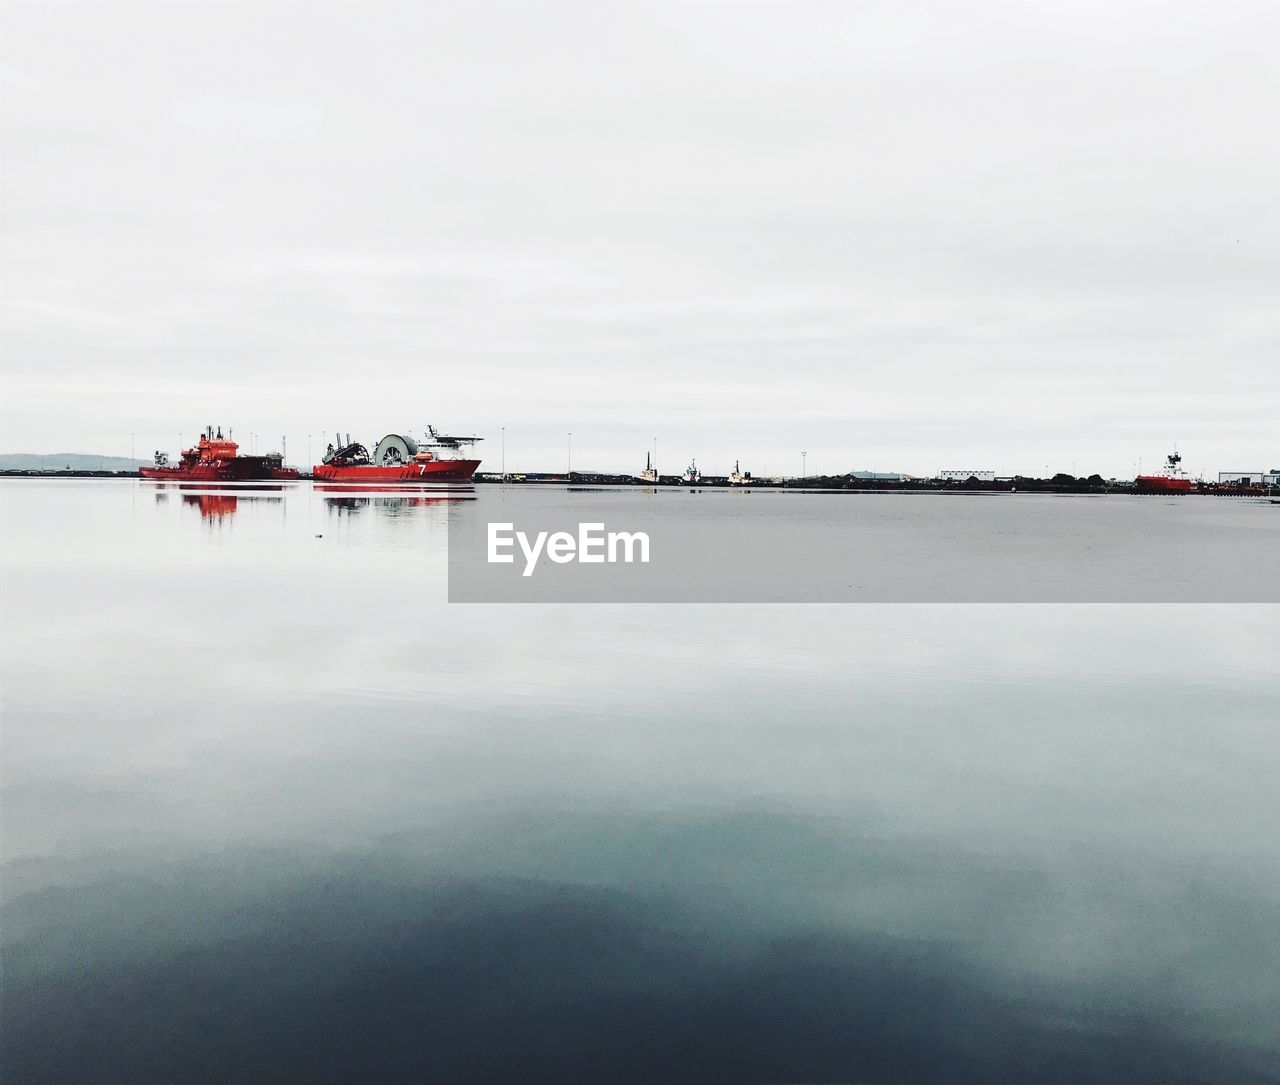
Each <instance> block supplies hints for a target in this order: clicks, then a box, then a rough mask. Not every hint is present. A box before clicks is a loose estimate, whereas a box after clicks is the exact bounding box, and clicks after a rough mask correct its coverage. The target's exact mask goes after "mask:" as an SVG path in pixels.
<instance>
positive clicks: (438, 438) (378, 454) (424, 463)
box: [312, 426, 483, 483]
mask: <svg viewBox="0 0 1280 1085" xmlns="http://www.w3.org/2000/svg"><path fill="white" fill-rule="evenodd" d="M337 436H338V443H337V445H336V446H335V445H334V444H332V443H331V444H330V445H329V448H328V451H326V452H325V457H324V462H323V463H318V464H316V466H315V467H313V468H312V473H313V475H314V477H315V479H316V481H317V482H380V483H387V482H391V483H398V482H469V481H470V480H471V476H472V475H474V474H475V473H476V468H477V467H479V466H480V461H479V460H475V459H469V458H467V457H466V456H464V455H463V454H462V449H463V447H464V446H466V447H467V448H468V449H469V448H471V447H472V446H473V445H474V444H475V443H476V442H477V441H480V440H483V438H480V437H450V436H446V435H444V434H440V433H437V432H436V431H435V430H434V429H432V428H431V427H430V426H428V427H427V436H426V438H425V439H424V440H421V441H417V440H414V439H413V438H412V437H405V436H403V435H401V434H399V433H388V434H387V435H386V436H385V437H383V438H382V440H381V441H379V442H378V444H377V445H376V447H375V448H374V450H373V454H372V455H370V453H369V450H368V449H367V448H365V446H364V445H362V444H359V443H358V442H353V441H352V440H351V435H350V434H348V435H347V436H346V438H345V439H344V438H343V436H342V435H341V434H338V435H337Z"/></svg>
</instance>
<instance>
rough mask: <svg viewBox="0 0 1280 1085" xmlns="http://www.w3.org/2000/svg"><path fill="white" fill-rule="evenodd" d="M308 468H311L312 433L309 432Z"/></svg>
mask: <svg viewBox="0 0 1280 1085" xmlns="http://www.w3.org/2000/svg"><path fill="white" fill-rule="evenodd" d="M307 470H308V471H310V470H311V434H309V433H308V434H307Z"/></svg>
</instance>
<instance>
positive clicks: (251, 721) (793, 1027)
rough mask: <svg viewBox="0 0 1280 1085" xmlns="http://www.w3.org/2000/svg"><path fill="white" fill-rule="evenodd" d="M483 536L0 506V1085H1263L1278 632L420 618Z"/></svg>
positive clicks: (1033, 613) (400, 510)
mask: <svg viewBox="0 0 1280 1085" xmlns="http://www.w3.org/2000/svg"><path fill="white" fill-rule="evenodd" d="M500 498H501V495H500V494H497V495H496V494H494V493H493V492H491V491H488V490H487V489H486V488H484V487H480V488H477V490H476V491H470V490H462V491H458V492H448V493H431V492H424V493H414V494H410V495H371V494H361V493H354V494H353V493H347V492H322V491H319V490H315V489H313V488H311V487H310V486H307V485H301V486H292V487H285V488H282V489H274V490H273V489H250V490H236V491H225V490H194V491H186V490H176V489H166V488H157V487H155V486H153V485H151V484H142V483H136V482H102V481H97V480H86V481H71V480H56V481H38V480H14V481H8V480H6V481H0V516H2V523H0V529H2V532H3V534H2V539H3V553H2V560H3V578H2V581H0V585H2V587H3V604H4V619H3V629H2V631H0V632H2V637H0V645H2V648H3V673H2V679H3V698H4V705H3V707H4V715H3V749H2V755H3V756H2V768H3V856H4V894H5V909H4V923H3V938H4V1008H3V1026H4V1027H3V1052H2V1053H3V1076H4V1080H5V1081H6V1082H26V1081H95V1082H104V1081H120V1082H124V1081H129V1082H137V1081H152V1080H158V1081H211V1082H212V1081H228V1080H263V1081H271V1080H274V1081H286V1080H287V1081H293V1080H307V1081H355V1080H361V1081H366V1080H391V1081H424V1080H431V1081H445V1082H453V1081H470V1082H490V1081H493V1082H497V1081H513V1080H526V1081H528V1080H533V1081H537V1080H602V1081H619V1082H655V1081H726V1082H728V1081H734V1082H741V1081H747V1082H753V1081H755V1082H766V1081H845V1082H850V1081H865V1082H871V1081H878V1082H890V1081H891V1082H942V1081H946V1082H1015V1081H1016V1082H1025V1081H1032V1080H1034V1081H1049V1082H1079V1081H1090V1082H1098V1081H1101V1082H1147V1081H1149V1082H1210V1081H1213V1082H1219V1081H1232V1082H1275V1081H1280V1071H1278V1070H1277V1067H1278V1066H1280V1030H1278V1029H1277V1022H1278V1021H1280V834H1278V833H1277V832H1276V826H1277V824H1280V789H1278V788H1277V783H1278V782H1280V740H1278V739H1277V735H1276V726H1277V723H1276V721H1277V718H1278V717H1280V669H1278V668H1277V667H1276V657H1277V649H1278V648H1280V611H1278V610H1277V608H1276V607H1274V606H1258V605H1253V606H1225V605H1224V606H1209V605H1183V606H1154V605H1147V606H1142V605H1126V606H1121V605H1034V606H1032V605H1023V606H986V605H965V606H960V605H862V606H848V605H834V606H809V605H806V606H770V605H760V606H713V605H707V606H695V605H688V606H680V605H668V606H654V607H628V606H603V605H602V606H589V607H574V606H554V605H546V606H543V605H526V606H506V607H504V606H459V605H448V604H446V603H445V602H444V599H445V587H446V572H447V566H446V560H447V552H446V545H445V544H446V532H447V529H448V524H449V518H450V517H451V516H468V515H476V514H478V513H479V511H480V510H481V509H482V508H483V507H484V505H485V503H486V502H491V501H495V500H499V499H500ZM582 500H584V501H588V502H589V501H590V495H584V496H583V497H582ZM752 500H755V498H754V496H753V498H752ZM1049 500H1052V499H1049ZM1237 514H1238V513H1237V512H1232V513H1231V515H1233V516H1234V515H1237ZM1257 514H1258V515H1274V512H1273V510H1270V509H1260V510H1257ZM1153 560H1158V559H1157V558H1154V557H1153ZM1226 572H1227V573H1228V574H1229V575H1235V576H1247V575H1251V572H1250V571H1249V570H1228V571H1226Z"/></svg>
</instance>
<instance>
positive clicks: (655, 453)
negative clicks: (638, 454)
mask: <svg viewBox="0 0 1280 1085" xmlns="http://www.w3.org/2000/svg"><path fill="white" fill-rule="evenodd" d="M653 477H654V478H657V477H658V438H656V437H655V438H654V439H653Z"/></svg>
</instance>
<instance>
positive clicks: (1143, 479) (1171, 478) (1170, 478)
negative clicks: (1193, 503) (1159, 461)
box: [1134, 448, 1192, 493]
mask: <svg viewBox="0 0 1280 1085" xmlns="http://www.w3.org/2000/svg"><path fill="white" fill-rule="evenodd" d="M1180 463H1182V457H1181V456H1180V455H1178V450H1177V449H1176V448H1175V449H1174V450H1173V451H1172V452H1170V453H1169V455H1168V457H1167V458H1166V459H1165V464H1164V466H1163V467H1162V468H1160V470H1159V471H1157V472H1156V473H1155V474H1154V475H1139V476H1138V477H1137V478H1136V479H1135V480H1134V481H1135V482H1136V483H1137V486H1138V489H1139V490H1145V491H1147V492H1148V493H1188V492H1189V491H1190V490H1191V489H1192V483H1191V476H1190V475H1188V474H1187V473H1186V471H1184V470H1183V469H1182V468H1181V467H1179V466H1178V465H1179V464H1180Z"/></svg>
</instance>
